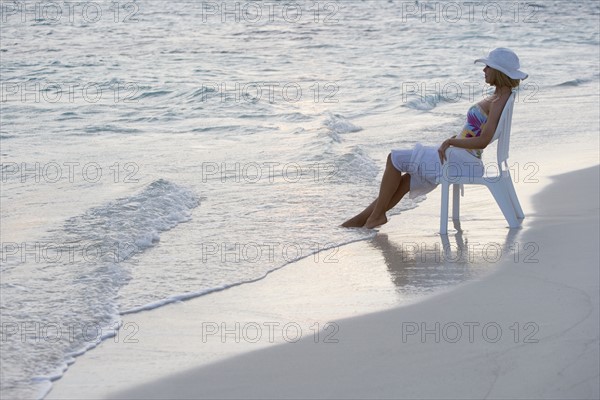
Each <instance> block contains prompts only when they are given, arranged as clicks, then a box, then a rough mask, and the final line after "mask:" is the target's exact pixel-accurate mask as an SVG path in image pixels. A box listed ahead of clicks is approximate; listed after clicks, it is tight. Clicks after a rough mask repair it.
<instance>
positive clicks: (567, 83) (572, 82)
mask: <svg viewBox="0 0 600 400" xmlns="http://www.w3.org/2000/svg"><path fill="white" fill-rule="evenodd" d="M587 82H589V79H579V78H577V79H573V80H570V81H565V82H562V83H559V84H558V85H556V86H557V87H560V86H579V85H581V84H583V83H587Z"/></svg>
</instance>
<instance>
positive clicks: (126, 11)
mask: <svg viewBox="0 0 600 400" xmlns="http://www.w3.org/2000/svg"><path fill="white" fill-rule="evenodd" d="M75 4H76V5H75ZM1 11H2V15H1V18H2V19H1V23H2V27H1V30H0V34H1V45H0V57H1V59H0V75H1V76H0V80H1V82H0V85H1V89H2V92H1V93H0V94H1V96H2V98H1V99H0V107H1V109H0V110H1V114H0V140H1V142H0V145H1V148H0V155H1V163H2V170H1V171H2V176H1V183H2V191H1V196H0V200H1V217H2V226H1V234H2V239H1V240H2V260H1V261H2V265H1V269H0V273H1V281H0V289H1V294H0V295H1V305H0V311H1V314H0V316H1V331H0V333H1V335H2V337H1V338H0V340H1V343H0V344H1V346H2V352H1V354H2V355H1V357H2V363H1V377H2V379H1V381H2V383H1V388H0V393H1V395H2V397H3V398H39V397H43V396H44V394H45V393H46V392H47V391H48V390H49V387H50V385H51V381H52V380H55V379H58V378H59V377H60V376H61V375H62V373H63V372H64V371H65V369H66V368H67V366H68V365H69V364H70V363H72V362H73V361H74V357H76V356H78V355H81V354H83V353H84V352H85V351H86V350H88V349H90V348H92V347H94V346H96V345H97V344H98V343H99V342H100V341H102V340H104V339H106V338H108V337H111V336H112V335H114V334H115V329H118V328H119V326H120V315H121V314H125V313H131V312H136V311H139V310H143V309H149V308H153V307H158V306H160V305H163V304H166V303H169V302H173V301H178V300H182V299H186V298H190V297H195V296H199V295H203V294H207V293H210V292H213V291H215V290H223V289H226V288H227V287H230V286H233V285H237V284H241V283H245V282H252V281H255V280H257V279H262V278H263V277H264V276H265V275H266V274H268V273H269V272H270V271H273V270H275V269H278V268H282V267H285V266H286V265H289V264H290V263H292V262H293V261H295V260H298V259H300V258H303V257H306V256H309V255H311V254H313V253H315V252H317V251H321V250H326V249H332V248H335V247H336V246H340V245H343V244H346V243H350V242H353V241H357V240H364V239H368V238H371V237H373V235H374V234H373V232H370V231H367V230H361V229H354V230H348V229H343V228H340V227H339V224H340V223H341V222H343V221H344V219H345V218H347V217H349V216H351V215H353V214H354V213H356V212H357V211H358V210H360V208H361V207H364V206H365V205H366V203H368V200H366V199H372V198H374V196H375V195H376V192H377V188H378V182H379V178H380V175H381V172H382V167H383V165H384V161H385V156H386V154H387V152H388V151H389V149H391V148H402V147H411V146H413V145H414V144H415V143H417V142H425V143H430V144H433V143H439V142H441V141H442V140H443V139H445V138H447V137H448V136H450V135H452V134H456V133H457V131H458V130H459V129H460V127H461V126H462V123H463V118H464V111H466V109H467V108H468V106H469V105H470V104H471V103H473V102H475V101H477V100H478V99H480V98H482V97H483V96H484V95H485V94H486V93H489V88H486V87H485V86H484V84H483V73H482V71H481V69H482V67H481V66H480V65H473V60H474V59H475V58H479V57H481V56H484V55H485V54H487V52H488V51H489V50H491V49H493V48H494V47H499V46H504V47H510V48H513V49H514V50H515V51H517V53H518V54H519V55H520V57H521V61H522V67H523V69H524V70H525V71H527V72H529V74H530V78H529V79H528V80H526V81H524V82H523V85H522V86H521V89H520V91H519V98H518V100H517V111H515V114H516V115H518V114H519V112H521V109H523V110H525V109H527V106H528V105H529V106H530V109H534V108H535V109H537V110H544V109H548V110H552V111H547V112H544V111H542V112H538V113H537V114H533V113H531V114H529V115H528V116H529V117H530V118H529V119H527V120H525V119H524V120H523V121H522V122H523V124H522V125H521V127H522V128H521V129H522V130H523V131H526V132H528V134H527V135H522V136H515V137H514V138H512V140H511V145H512V146H515V147H517V148H519V147H521V148H522V147H526V146H534V147H535V148H544V146H551V145H555V144H573V143H590V142H591V143H597V140H598V139H597V137H598V129H597V126H598V114H597V109H598V108H597V104H598V83H599V81H600V73H599V65H598V60H599V59H600V54H599V46H598V45H599V26H598V18H599V12H600V5H599V3H598V2H596V1H592V0H590V1H581V2H567V1H544V2H513V1H506V2H504V1H501V2H491V1H482V2H479V3H475V5H473V4H472V3H463V2H420V1H419V2H416V1H391V0H390V1H354V0H351V1H322V2H319V1H297V2H285V3H284V2H274V3H263V2H233V1H229V2H227V3H221V2H200V1H198V2H181V1H173V2H170V1H163V0H153V1H145V2H143V1H135V2H83V3H65V2H34V1H30V2H29V1H25V2H18V3H16V2H12V1H2V2H1ZM590 98H591V100H590ZM528 103H529V104H528ZM545 104H547V105H548V106H550V105H552V107H546V108H544V105H545ZM557 104H558V105H557ZM590 104H591V105H592V106H591V107H590ZM594 106H595V107H596V108H595V110H594ZM557 108H558V109H559V110H561V113H560V114H559V118H557V115H556V113H555V112H554V110H556V109H557ZM523 112H524V113H526V111H523ZM589 127H595V130H594V129H589ZM423 200H424V199H423V198H421V199H416V200H415V201H412V200H409V199H404V200H403V201H402V202H401V203H400V205H399V206H398V207H397V209H396V210H394V211H393V212H392V215H394V214H398V213H402V212H404V211H407V210H410V209H411V208H414V207H418V206H419V202H420V201H423ZM432 229H435V227H434V228H432Z"/></svg>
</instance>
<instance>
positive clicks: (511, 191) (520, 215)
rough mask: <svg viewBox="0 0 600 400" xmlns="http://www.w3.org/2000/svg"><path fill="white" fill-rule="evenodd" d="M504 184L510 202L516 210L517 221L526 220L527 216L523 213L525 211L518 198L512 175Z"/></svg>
mask: <svg viewBox="0 0 600 400" xmlns="http://www.w3.org/2000/svg"><path fill="white" fill-rule="evenodd" d="M504 184H505V186H506V190H507V191H508V194H509V196H510V202H511V203H512V205H513V208H514V209H515V214H516V215H517V219H520V220H522V219H524V218H525V214H524V213H523V209H522V208H521V203H519V198H518V197H517V192H516V191H515V186H514V185H513V183H512V179H511V178H510V175H509V176H508V177H506V178H505V179H504Z"/></svg>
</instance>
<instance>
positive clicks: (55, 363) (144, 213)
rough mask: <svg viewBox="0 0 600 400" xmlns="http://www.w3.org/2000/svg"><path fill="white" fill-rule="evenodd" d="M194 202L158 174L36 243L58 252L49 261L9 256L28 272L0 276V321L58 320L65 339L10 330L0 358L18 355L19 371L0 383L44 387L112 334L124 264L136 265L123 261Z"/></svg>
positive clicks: (185, 215)
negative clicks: (90, 329)
mask: <svg viewBox="0 0 600 400" xmlns="http://www.w3.org/2000/svg"><path fill="white" fill-rule="evenodd" d="M199 203H200V199H199V198H198V196H197V195H196V194H195V193H194V192H192V191H191V190H189V189H187V188H184V187H180V186H178V185H176V184H174V183H172V182H169V181H166V180H164V179H159V180H157V181H154V182H152V183H151V184H149V185H148V186H146V187H145V188H144V190H142V191H141V192H139V193H137V194H134V195H132V196H129V197H124V198H120V199H117V200H114V201H112V202H110V203H108V204H105V205H101V206H98V207H94V208H91V209H89V210H87V211H86V212H85V213H83V214H81V215H78V216H75V217H72V218H70V219H68V220H67V221H65V223H64V227H63V228H62V229H59V230H56V231H52V232H51V233H50V234H49V236H48V237H47V238H46V239H45V240H44V241H42V242H40V243H42V244H45V245H47V246H50V247H51V248H52V249H53V250H52V251H51V253H52V254H53V257H54V255H59V256H57V257H55V259H54V261H49V260H46V261H44V262H43V263H40V262H39V261H38V262H33V261H31V260H27V262H26V261H21V260H20V259H16V260H15V262H16V263H18V267H19V268H18V269H13V270H14V271H22V270H28V271H29V272H30V273H27V274H23V273H15V274H14V275H13V274H10V273H9V274H6V275H3V276H6V281H3V284H2V293H3V294H4V295H6V296H7V297H9V298H10V299H11V302H10V305H8V306H7V307H5V308H4V309H3V310H2V311H3V314H2V316H3V320H5V321H9V322H10V323H14V324H18V323H19V322H21V321H22V319H23V315H27V318H29V319H30V320H31V321H36V322H39V323H40V324H42V325H44V324H52V323H56V321H60V323H61V326H63V325H64V326H69V327H72V329H71V330H70V331H69V332H70V334H69V337H66V335H62V336H59V337H58V338H57V339H56V340H52V341H51V342H50V341H47V340H46V341H44V340H40V338H35V339H34V340H31V341H30V340H27V341H21V340H19V336H17V335H13V336H12V337H11V338H8V340H7V343H6V348H5V347H3V353H2V356H3V360H5V361H6V362H10V363H15V362H16V360H19V364H20V365H22V366H23V371H26V372H23V373H21V374H17V375H15V376H11V377H9V379H8V381H7V382H6V383H7V384H8V385H15V387H17V385H21V383H20V382H24V381H29V382H31V381H33V382H35V384H36V386H38V387H42V389H44V390H48V389H49V387H50V386H49V385H50V382H52V381H54V380H56V379H58V378H60V377H61V376H62V375H63V373H64V371H65V370H66V368H67V366H68V365H70V364H72V363H73V361H74V360H73V357H76V356H79V355H81V354H83V353H85V352H86V351H88V350H89V349H91V348H94V347H96V346H97V345H98V344H99V343H101V342H102V341H103V340H106V339H107V338H110V337H112V336H114V335H115V333H116V330H117V329H118V328H119V326H120V321H119V316H118V309H117V305H116V300H115V299H116V296H117V293H118V292H119V290H120V289H121V288H122V287H123V286H124V285H126V284H127V283H128V282H129V279H130V269H131V268H132V267H136V266H137V264H136V263H135V262H134V261H133V260H131V258H132V257H134V256H136V255H137V254H139V253H141V252H143V251H145V250H146V249H148V248H150V247H152V246H155V245H156V244H157V243H158V241H159V239H160V233H161V232H164V231H167V230H170V229H172V228H174V227H175V226H177V225H178V224H179V223H182V222H185V221H188V220H189V219H190V218H191V211H192V209H193V208H195V207H197V206H198V205H199ZM40 245H41V244H40ZM65 255H66V256H65ZM128 260H129V261H128ZM140 267H143V266H140ZM23 279H25V280H23ZM3 280H4V278H3ZM24 282H26V284H25V283H24ZM25 285H26V286H25ZM65 288H68V290H65ZM32 305H33V306H32ZM82 321H83V322H82ZM86 325H90V326H92V325H93V326H94V327H96V333H97V335H95V336H93V337H91V338H90V337H89V336H87V335H86V332H85V331H84V330H83V329H84V328H85V326H86ZM47 354H52V357H48V356H47ZM25 375H27V376H25ZM3 383H4V382H3Z"/></svg>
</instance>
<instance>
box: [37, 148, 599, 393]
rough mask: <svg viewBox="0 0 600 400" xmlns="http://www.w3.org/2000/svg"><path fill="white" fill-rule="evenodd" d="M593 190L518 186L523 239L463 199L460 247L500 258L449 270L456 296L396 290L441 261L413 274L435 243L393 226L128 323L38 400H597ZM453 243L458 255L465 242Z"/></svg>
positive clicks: (589, 175) (431, 212) (581, 176)
mask: <svg viewBox="0 0 600 400" xmlns="http://www.w3.org/2000/svg"><path fill="white" fill-rule="evenodd" d="M580 161H581V160H580ZM586 161H587V162H588V163H589V161H590V159H589V157H588V159H587V160H586ZM557 165H561V166H562V165H564V164H561V163H557ZM592 165H593V164H592ZM598 181H599V168H598V166H597V165H596V166H594V167H591V168H586V169H582V170H577V171H573V172H570V173H566V174H561V175H558V176H552V177H551V178H549V177H548V176H540V180H539V183H540V184H537V185H526V184H523V183H522V182H521V183H517V191H518V193H519V195H520V197H521V201H522V203H523V204H524V208H525V209H526V210H531V211H533V210H534V211H533V212H528V213H527V220H526V223H525V224H524V228H523V229H517V230H509V229H506V228H505V224H504V223H503V219H502V215H501V214H500V212H499V211H498V210H495V208H496V205H495V204H494V203H493V201H492V200H491V197H488V196H489V195H487V194H486V195H484V194H483V193H484V192H482V191H481V192H478V191H477V188H475V189H472V191H470V192H469V196H474V197H475V198H476V199H477V201H476V202H475V205H476V207H475V209H477V207H478V206H477V205H478V204H479V202H481V203H482V205H481V207H482V208H483V209H487V210H488V211H489V212H490V213H491V215H492V217H491V218H489V219H488V218H486V219H484V220H483V221H480V220H478V219H477V218H472V217H473V216H472V215H471V218H469V216H468V215H466V216H465V217H464V219H465V220H466V221H467V223H466V225H467V228H466V230H465V232H464V233H463V235H465V236H467V241H468V239H469V238H470V239H471V242H470V243H471V246H473V247H472V248H473V249H483V248H484V247H475V244H474V243H475V241H474V239H477V240H478V242H479V243H486V242H487V243H488V244H489V243H494V246H493V248H494V249H496V248H501V249H502V251H503V252H504V255H503V256H502V258H501V259H500V258H498V257H496V256H494V259H493V260H492V261H493V262H488V263H482V262H481V261H482V260H481V259H479V260H474V262H472V263H466V264H465V263H462V264H461V263H455V264H457V266H456V268H455V269H454V270H453V271H451V272H450V271H448V270H445V272H446V275H445V276H442V278H444V279H446V280H448V277H449V276H450V275H448V274H455V275H456V274H457V269H460V270H461V274H462V275H463V280H464V282H463V283H460V282H459V283H455V284H454V285H450V286H448V287H447V288H445V287H438V288H435V290H432V293H433V294H429V295H425V297H423V296H424V295H423V293H421V294H418V295H415V296H414V298H411V297H410V296H408V295H407V294H406V293H401V294H399V292H398V288H399V287H401V286H402V285H406V282H407V280H409V279H414V276H415V274H417V275H418V273H419V271H420V272H421V273H423V272H425V273H424V274H423V275H424V276H426V277H427V276H429V278H423V279H432V278H431V276H435V275H436V274H434V273H432V272H434V271H435V268H438V272H439V271H444V269H443V268H440V266H443V265H444V260H441V261H440V260H436V257H435V255H436V254H434V253H435V252H429V256H426V257H425V259H423V258H421V259H420V261H419V260H418V259H417V258H415V257H413V258H412V264H411V261H410V260H408V259H407V253H406V251H407V249H408V248H409V245H413V244H414V243H420V244H421V245H422V246H424V247H427V248H429V249H432V248H435V245H436V243H437V244H440V243H443V242H442V241H441V240H440V239H441V238H440V237H439V235H435V234H433V233H432V234H431V235H426V234H423V233H422V232H421V233H420V236H414V235H413V236H411V235H410V234H407V232H406V222H407V221H406V220H404V221H402V218H401V216H399V217H395V218H394V219H392V221H391V222H390V223H389V224H388V225H386V226H385V227H383V228H382V229H381V230H380V232H379V233H378V235H377V236H376V237H375V238H374V239H372V240H369V241H363V242H357V243H353V244H350V245H347V246H343V247H342V248H340V249H339V251H338V252H337V253H336V254H329V260H330V261H331V260H335V262H329V263H328V262H326V260H327V255H328V254H326V253H325V252H324V253H322V256H323V257H320V258H314V257H309V258H306V259H304V260H301V261H299V262H297V263H296V264H295V265H292V266H288V267H286V268H284V269H282V270H280V271H276V272H274V273H272V274H270V275H269V276H268V277H267V278H266V279H263V280H261V281H258V282H254V283H251V284H249V285H241V286H238V287H234V288H231V289H228V290H225V291H223V292H218V293H214V294H211V295H208V296H203V297H201V298H198V299H193V300H190V301H186V302H182V303H177V304H173V305H170V306H166V307H162V308H159V309H156V310H151V311H148V312H142V313H137V314H130V315H125V316H124V317H123V324H124V325H123V328H122V330H121V334H120V335H119V336H118V337H116V338H114V339H110V340H108V341H106V342H104V343H102V344H101V345H100V346H99V347H98V348H97V349H94V350H93V351H91V352H89V353H88V354H86V355H85V356H84V357H81V358H78V359H77V362H76V364H75V365H74V366H72V367H71V368H70V369H69V371H68V372H67V374H66V375H65V376H64V377H63V378H62V379H60V380H59V381H57V382H56V383H55V385H54V387H53V389H52V391H51V392H50V393H49V395H48V396H47V397H46V398H48V399H66V398H110V399H130V398H140V399H142V398H144V399H145V398H161V399H164V398H190V399H191V398H411V399H412V398H445V399H449V398H473V399H479V398H523V399H525V398H528V399H530V398H561V399H564V398H573V399H575V398H577V399H580V398H588V399H593V398H598V396H599V370H600V369H599V364H598V360H599V349H598V340H599V329H598V324H599V315H598V304H599V298H598V292H599V290H598V289H599V287H598V286H599V278H598V259H599V257H598V248H597V243H598V239H599V237H598V236H599V235H598V226H599V225H598V223H599V219H598V214H599V210H598V204H599V199H598V190H599V188H598ZM548 183H549V184H548ZM541 187H543V190H541V191H540V190H539V189H540V188H541ZM481 189H482V190H485V189H483V188H481ZM466 198H467V197H466ZM438 207H439V191H436V192H434V194H433V195H432V196H431V198H430V199H428V201H427V202H426V204H423V205H421V206H420V207H418V208H417V209H415V210H411V216H414V219H415V220H417V221H421V222H422V221H426V223H428V224H435V223H436V222H437V215H438V214H437V210H438ZM434 226H435V225H434ZM442 239H443V238H442ZM448 240H449V241H450V245H451V248H454V249H459V248H460V243H461V241H464V238H463V237H461V235H452V234H451V235H450V236H449V237H448ZM463 245H464V243H463ZM464 248H467V249H468V248H469V247H468V245H467V246H466V247H464ZM486 249H487V250H486V251H487V252H488V257H487V261H490V260H489V257H490V255H489V254H491V253H489V251H490V250H489V246H488V247H487V248H486ZM403 250H404V251H403ZM411 250H414V248H413V249H411ZM477 254H478V252H476V251H473V252H471V255H472V256H473V257H475V256H476V255H477ZM437 255H438V256H439V254H437ZM408 258H410V257H408ZM480 258H481V257H480ZM415 260H417V261H416V262H415ZM446 261H447V260H446ZM445 265H446V266H447V265H448V263H446V264H445ZM477 265H480V266H481V265H484V266H485V267H484V268H478V267H477ZM415 271H417V272H415ZM390 278H391V279H390ZM432 287H433V285H432ZM423 298H425V300H423ZM374 311H377V312H374Z"/></svg>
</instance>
